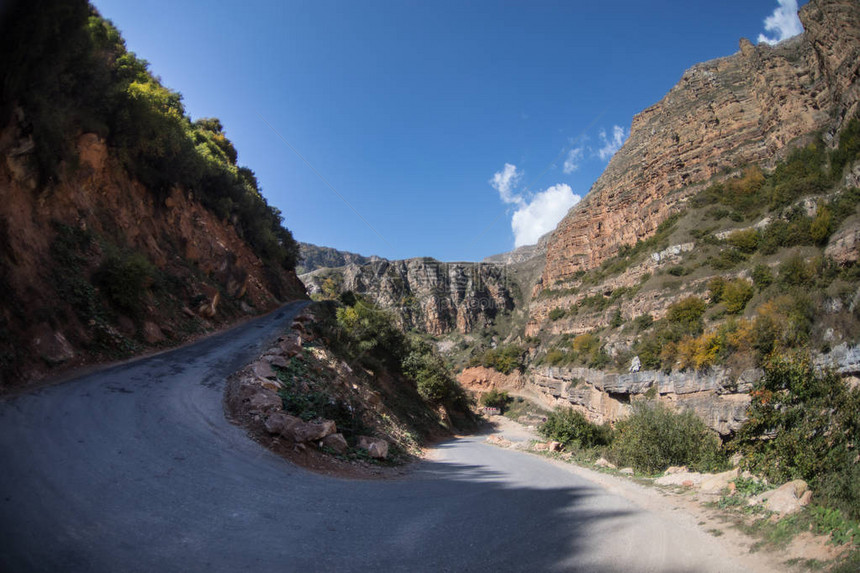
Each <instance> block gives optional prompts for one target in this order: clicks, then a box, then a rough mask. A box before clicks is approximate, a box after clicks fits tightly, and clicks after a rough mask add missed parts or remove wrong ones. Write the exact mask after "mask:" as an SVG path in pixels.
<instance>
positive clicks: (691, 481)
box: [654, 467, 712, 487]
mask: <svg viewBox="0 0 860 573" xmlns="http://www.w3.org/2000/svg"><path fill="white" fill-rule="evenodd" d="M669 470H674V471H673V472H672V473H669ZM708 477H712V476H711V475H710V474H700V473H698V472H690V471H687V468H685V467H680V468H669V469H668V470H666V472H665V473H664V474H663V475H662V476H660V477H658V478H657V479H655V480H654V483H655V484H656V485H680V486H684V487H691V486H694V485H698V484H700V483H702V482H703V481H705V479H706V478H708Z"/></svg>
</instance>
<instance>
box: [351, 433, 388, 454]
mask: <svg viewBox="0 0 860 573" xmlns="http://www.w3.org/2000/svg"><path fill="white" fill-rule="evenodd" d="M358 447H359V448H361V449H362V450H367V453H369V454H370V457H372V458H377V459H383V460H384V459H385V458H387V457H388V442H386V441H385V440H382V439H380V438H371V437H369V436H359V437H358Z"/></svg>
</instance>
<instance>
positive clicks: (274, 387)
mask: <svg viewBox="0 0 860 573" xmlns="http://www.w3.org/2000/svg"><path fill="white" fill-rule="evenodd" d="M260 386H262V387H263V388H266V389H267V390H271V391H272V392H277V391H278V390H280V389H281V383H280V382H278V381H277V380H260Z"/></svg>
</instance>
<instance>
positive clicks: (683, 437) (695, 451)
mask: <svg viewBox="0 0 860 573" xmlns="http://www.w3.org/2000/svg"><path fill="white" fill-rule="evenodd" d="M611 455H612V457H613V458H614V459H615V460H616V463H617V464H619V465H624V466H632V467H633V468H634V469H636V470H637V471H640V472H645V473H657V472H661V471H663V470H665V469H666V468H668V467H669V466H682V465H685V466H688V467H691V468H695V469H696V470H699V471H710V470H714V469H718V468H720V467H721V466H722V465H724V464H725V456H724V454H723V452H722V449H721V447H720V440H719V439H718V438H717V436H716V435H715V434H714V433H713V432H711V430H709V429H708V428H707V427H706V426H705V424H704V422H702V420H701V419H699V417H698V416H696V415H695V414H694V413H693V412H690V411H684V412H675V411H674V410H671V409H669V408H668V407H667V406H665V405H663V404H660V403H653V402H640V403H638V404H634V406H633V412H632V414H631V415H630V416H629V417H627V418H625V419H623V420H621V421H620V422H618V424H617V425H616V434H615V440H614V441H613V443H612V449H611Z"/></svg>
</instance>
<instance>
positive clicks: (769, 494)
mask: <svg viewBox="0 0 860 573" xmlns="http://www.w3.org/2000/svg"><path fill="white" fill-rule="evenodd" d="M811 499H812V491H811V490H810V489H809V486H808V485H807V484H806V482H805V481H803V480H802V479H796V480H794V481H790V482H788V483H785V484H782V485H781V486H779V487H778V488H776V489H774V490H771V491H766V492H764V493H761V494H759V495H756V496H753V497H751V498H750V499H749V504H750V505H759V504H764V507H765V509H767V510H768V511H773V512H774V513H778V514H780V515H789V514H792V513H796V512H798V511H800V509H801V508H802V507H804V506H805V505H808V504H809V502H810V500H811Z"/></svg>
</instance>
